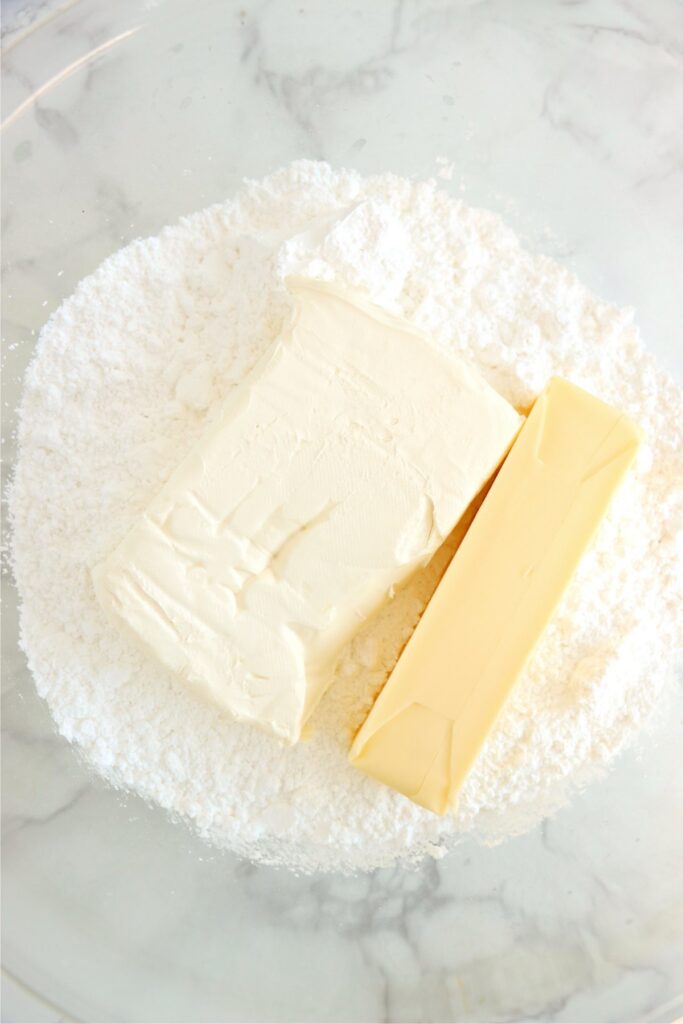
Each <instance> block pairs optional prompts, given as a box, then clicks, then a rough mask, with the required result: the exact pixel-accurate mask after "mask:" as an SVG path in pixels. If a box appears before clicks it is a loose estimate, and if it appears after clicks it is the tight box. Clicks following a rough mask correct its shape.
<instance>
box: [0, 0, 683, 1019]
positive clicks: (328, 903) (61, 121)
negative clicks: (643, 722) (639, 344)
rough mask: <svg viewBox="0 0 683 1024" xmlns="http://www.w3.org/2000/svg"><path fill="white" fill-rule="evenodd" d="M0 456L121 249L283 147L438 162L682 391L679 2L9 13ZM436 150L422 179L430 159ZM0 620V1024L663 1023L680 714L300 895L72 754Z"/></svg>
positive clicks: (303, 2)
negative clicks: (42, 342)
mask: <svg viewBox="0 0 683 1024" xmlns="http://www.w3.org/2000/svg"><path fill="white" fill-rule="evenodd" d="M3 16H4V25H3V34H4V47H5V59H4V68H3V79H4V82H3V84H4V96H3V108H4V109H3V118H4V123H3V143H4V145H3V163H4V186H5V187H4V210H3V216H4V232H5V237H4V253H3V256H4V264H5V265H4V281H3V286H4V296H3V299H4V301H3V308H4V318H5V319H4V329H3V345H4V348H3V370H4V387H5V396H4V401H5V403H6V404H5V412H6V415H5V417H4V424H3V435H4V438H3V440H4V442H5V446H6V461H7V464H8V465H9V464H11V460H12V455H13V437H12V420H11V411H12V408H13V406H14V404H15V402H16V399H17V396H18V393H19V386H20V380H21V376H22V373H23V370H24V368H25V366H26V363H27V361H28V359H29V358H30V354H31V350H32V345H33V342H34V339H35V335H36V333H37V331H38V330H39V329H40V326H41V324H42V323H43V322H44V320H45V318H46V317H47V316H48V315H49V313H50V312H51V311H52V310H53V309H54V308H56V306H57V305H58V304H59V302H60V301H61V299H62V298H63V297H64V296H65V295H67V294H68V293H69V292H70V291H71V290H72V289H73V287H74V285H75V283H76V282H77V280H78V279H79V278H80V277H82V276H83V275H84V274H86V273H88V272H89V271H90V270H92V269H93V268H94V267H95V266H96V265H97V264H98V263H99V262H100V260H101V259H102V258H103V257H104V256H106V255H107V254H108V253H110V252H112V251H113V250H115V249H116V248H118V247H119V246H120V245H122V244H123V243H125V242H126V241H128V240H129V239H131V238H134V237H136V236H138V235H144V234H149V233H152V232H156V231H157V230H158V229H159V228H160V227H161V226H162V225H163V224H165V223H168V222H170V221H173V220H175V219H177V217H178V216H180V215H181V214H182V213H185V212H189V211H191V210H193V209H196V208H199V207H201V206H204V205H207V204H208V203H210V202H212V201H215V200H218V199H221V198H223V197H225V196H226V195H228V194H230V193H232V192H234V190H235V189H236V188H237V187H238V185H239V183H240V181H241V179H242V177H243V176H245V175H249V176H253V177H257V176H260V175H262V174H263V173H265V172H266V171H268V170H270V169H272V168H274V167H276V166H278V165H281V164H283V163H286V162H287V161H289V160H291V159H293V158H295V157H300V156H310V157H323V158H325V159H328V160H330V162H332V163H334V164H345V165H349V164H351V165H354V166H356V167H357V168H358V169H359V170H361V171H362V172H366V173H367V172H370V171H374V170H384V169H394V170H396V171H398V172H400V173H408V174H419V175H423V176H424V175H430V174H434V175H437V174H438V173H439V172H441V173H442V175H443V171H444V167H446V166H447V163H445V162H444V159H445V161H447V162H448V164H450V163H452V165H453V174H452V176H450V177H449V176H448V175H446V176H444V177H443V182H442V183H443V185H444V187H445V188H448V189H450V190H452V191H453V192H454V193H457V194H461V195H463V196H464V197H465V198H466V199H467V200H468V201H469V202H472V203H477V204H481V205H486V206H489V207H491V208H493V209H496V210H498V211H499V212H501V213H503V214H504V215H505V216H506V218H507V219H508V220H509V221H510V222H511V224H512V225H513V227H514V228H515V229H516V230H517V231H518V232H519V233H521V234H522V235H523V236H524V237H525V238H526V239H527V240H528V242H529V244H532V245H534V246H536V247H538V248H541V249H543V250H544V251H546V252H548V253H550V254H551V255H553V256H555V257H556V258H558V259H561V260H563V261H564V262H566V263H567V264H568V265H570V266H572V267H573V268H575V269H576V270H577V271H578V272H579V274H580V275H581V276H582V278H583V279H584V280H585V281H586V282H587V283H588V284H589V285H590V286H591V287H593V288H594V289H595V290H596V291H598V292H600V293H601V294H603V295H605V296H607V297H608V298H611V299H613V300H615V301H617V302H619V303H621V304H626V305H632V306H634V307H635V309H636V311H637V317H638V320H639V322H640V324H641V327H642V329H643V332H644V334H645V336H646V338H647V341H648V343H649V344H650V345H651V346H652V347H653V348H654V349H655V351H657V352H658V354H659V356H660V358H661V359H662V360H663V361H664V362H665V363H666V364H667V365H668V366H669V367H670V369H671V370H672V372H674V373H675V374H676V375H677V376H678V378H679V380H681V379H683V347H682V346H681V342H680V338H681V337H682V336H683V330H682V328H683V312H682V307H681V302H680V266H681V259H682V256H683V245H682V243H681V238H683V223H682V221H683V210H682V203H681V194H682V191H681V188H682V182H681V177H682V175H683V145H682V143H681V135H680V111H681V109H682V107H683V7H681V5H680V4H679V3H676V2H674V0H651V2H649V3H648V4H647V5H646V4H643V3H637V2H635V0H552V2H542V0H518V2H517V3H515V4H510V3H509V0H481V2H477V0H372V2H368V0H365V2H361V0H358V2H352V0H349V2H337V0H292V2H289V0H270V2H267V0H258V2H257V0H241V2H234V3H233V2H231V0H201V2H196V3H192V4H190V3H187V0H117V3H116V4H112V3H111V2H110V0H71V2H68V3H60V2H58V0H57V2H53V0H47V2H42V3H38V4H36V3H27V2H26V0H4V2H3ZM439 158H443V159H441V162H440V161H439ZM3 587H4V589H5V590H6V591H7V601H6V604H5V614H4V616H3V660H4V670H3V679H2V685H3V920H2V925H3V964H4V968H5V972H6V975H5V984H4V990H3V1020H7V1021H56V1020H88V1021H101V1020H112V1021H128V1020H131V1021H132V1020H137V1021H162V1020H164V1021H191V1020H192V1021H199V1020H201V1021H218V1020H221V1021H238V1020H241V1021H263V1020H272V1021H290V1020H291V1021H309V1020H310V1021H313V1020H326V1021H328V1020H329V1021H344V1020H345V1021H410V1020H417V1021H487V1020H489V1021H490V1020H496V1021H522V1020H524V1021H528V1020H541V1021H558V1022H559V1021H605V1022H607V1021H635V1020H641V1021H643V1020H647V1021H672V1020H674V1019H675V1018H676V1017H677V1016H680V1015H681V1014H683V994H682V993H683V891H682V889H683V887H682V883H681V878H682V877H683V858H682V855H681V821H683V774H682V773H681V770H680V749H681V744H682V743H683V699H682V698H681V696H680V695H679V696H677V697H676V696H674V697H673V698H672V701H671V704H670V705H669V706H668V707H667V708H666V709H664V710H663V712H662V715H661V716H660V717H661V721H660V722H659V723H658V725H657V727H656V728H654V729H653V730H651V731H650V732H649V733H648V734H647V735H645V736H644V737H643V738H642V740H641V742H640V743H639V744H638V747H637V748H636V749H634V750H632V751H630V752H628V753H627V754H625V755H624V756H623V757H622V758H621V759H620V761H619V762H618V764H617V765H616V767H615V769H614V771H613V772H612V773H611V774H610V775H609V776H608V777H607V778H605V779H604V780H603V781H601V782H600V783H598V784H596V785H595V786H593V787H592V788H591V789H590V790H589V791H587V792H586V793H585V794H583V795H582V796H581V797H580V798H578V799H577V800H576V801H575V802H574V804H573V805H572V806H571V807H570V808H568V809H566V810H564V811H562V812H560V813H559V814H558V815H556V817H554V818H553V819H552V820H550V821H547V822H546V823H545V824H544V825H543V826H542V827H540V828H538V829H536V830H535V831H534V832H532V833H530V834H529V835H526V836H522V837H520V838H517V839H514V840H511V841H509V842H507V843H506V844H504V845H501V846H498V847H495V848H481V847H479V846H477V845H475V844H474V843H471V842H470V843H464V844H463V845H461V846H460V847H459V848H458V849H456V850H455V851H454V852H453V853H452V854H451V855H449V856H448V857H446V858H445V859H444V860H442V861H440V862H438V863H430V864H425V865H424V866H422V867H421V868H419V869H417V870H413V871H406V870H399V869H396V870H388V871H380V872H377V873H374V874H372V875H369V876H359V877H356V878H343V877H331V876H328V877H318V878H297V877H294V876H292V875H290V874H288V873H286V872H282V871H273V870H269V869H265V868H257V867H254V866H252V865H250V864H247V863H244V862H240V861H238V860H236V859H235V858H234V857H231V856H229V855H221V854H217V853H216V852H214V851H212V850H210V849H208V848H207V847H205V846H203V845H202V844H201V843H200V842H199V841H198V840H197V839H195V838H194V837H193V836H192V835H190V834H189V832H188V831H186V830H185V829H184V827H182V826H178V825H174V824H172V823H170V822H169V821H167V820H166V819H165V818H164V816H163V815H162V814H161V812H159V811H157V810H156V809H153V808H149V807H147V806H146V805H145V804H144V803H143V802H142V801H140V800H138V799H136V798H134V797H122V796H121V795H120V794H117V793H115V792H113V791H112V790H110V789H108V788H107V787H106V786H105V785H103V784H101V783H100V782H99V781H97V780H96V779H93V778H92V777H91V775H90V774H89V773H88V772H87V771H86V770H85V769H84V768H83V767H82V765H81V764H80V763H79V761H78V760H77V758H76V757H75V755H74V753H73V751H72V750H71V749H70V748H69V746H68V745H67V744H66V743H65V742H64V741H62V740H61V739H60V738H59V737H58V736H57V735H56V734H55V731H54V729H53V727H52V724H51V721H50V718H49V715H48V713H47V710H46V708H45V706H44V705H43V704H42V702H41V701H40V700H39V699H38V698H37V696H36V695H35V692H34V690H33V688H32V684H31V680H30V676H29V673H28V670H27V668H26V665H25V661H24V659H23V656H22V655H21V653H20V652H19V651H18V649H17V645H16V629H17V623H16V609H15V606H14V602H13V595H12V592H11V583H10V581H9V578H8V577H7V575H5V577H4V579H3Z"/></svg>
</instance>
